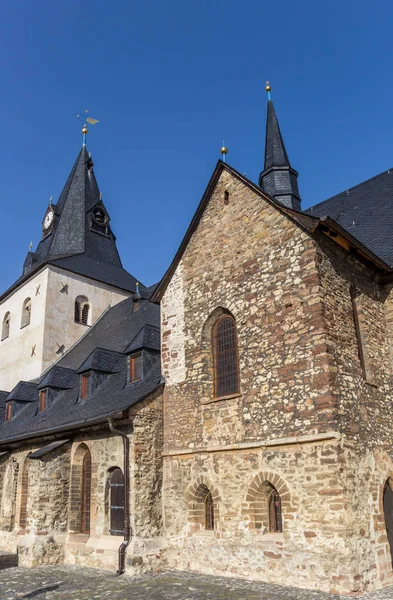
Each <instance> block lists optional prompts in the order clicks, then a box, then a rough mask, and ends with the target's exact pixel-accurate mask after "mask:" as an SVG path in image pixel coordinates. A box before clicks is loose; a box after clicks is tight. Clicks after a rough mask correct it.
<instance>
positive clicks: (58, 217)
mask: <svg viewBox="0 0 393 600" xmlns="http://www.w3.org/2000/svg"><path fill="white" fill-rule="evenodd" d="M93 166H94V165H93V160H92V158H91V155H90V154H89V153H88V152H87V150H86V146H85V145H83V147H82V149H81V150H80V152H79V154H78V156H77V159H76V161H75V164H74V166H73V167H72V169H71V172H70V174H69V176H68V179H67V181H66V184H65V186H64V188H63V191H62V192H61V194H60V197H59V200H58V201H57V203H56V204H50V205H49V206H48V208H47V211H46V213H45V217H44V221H43V227H42V239H41V241H40V243H39V244H38V246H37V249H36V251H35V252H31V251H30V252H29V253H28V255H27V258H26V260H25V263H24V267H23V275H22V278H23V277H26V276H28V275H29V273H30V272H31V271H33V270H35V269H36V268H37V267H39V266H41V265H43V264H47V263H50V264H54V265H56V266H58V267H62V268H64V269H66V270H68V271H72V272H74V273H79V274H81V275H85V276H86V277H90V278H92V279H95V280H98V281H102V282H104V283H108V284H110V285H114V286H116V287H119V288H122V289H125V290H129V291H132V292H135V290H136V285H135V284H136V280H135V278H134V277H132V275H130V274H129V273H128V272H127V271H126V270H125V269H123V267H122V264H121V260H120V257H119V254H118V252H117V248H116V241H115V240H116V238H115V236H114V234H113V233H112V230H111V228H110V218H109V214H108V212H107V210H106V208H105V206H104V203H103V201H102V198H101V194H100V190H99V188H98V185H97V181H96V178H95V175H94V170H93ZM19 282H20V280H18V283H19ZM141 287H142V288H143V289H144V286H142V285H141Z"/></svg>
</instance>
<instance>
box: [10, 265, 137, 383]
mask: <svg viewBox="0 0 393 600" xmlns="http://www.w3.org/2000/svg"><path fill="white" fill-rule="evenodd" d="M61 290H63V291H61ZM129 295H130V293H129V292H126V291H123V290H119V289H117V288H115V287H112V286H109V285H106V284H104V283H101V282H98V281H94V280H92V279H89V278H87V277H83V276H82V275H76V274H74V273H70V272H68V271H64V270H62V269H59V268H56V267H53V266H47V267H45V268H43V269H42V271H40V272H39V273H37V275H35V276H34V277H32V278H31V279H29V280H28V281H26V282H25V283H24V284H23V285H21V286H20V287H19V288H17V289H16V290H15V291H14V292H12V293H11V294H10V295H9V296H8V297H7V298H5V299H4V300H3V302H2V303H1V304H0V327H1V326H2V323H3V319H4V316H5V315H6V313H7V312H9V313H10V315H11V322H10V332H9V336H8V338H6V339H4V340H2V341H1V342H0V390H6V391H10V390H12V388H13V387H14V386H15V385H16V384H17V383H18V381H29V380H31V379H34V378H36V377H39V376H40V375H41V373H42V372H43V371H45V370H46V369H47V368H48V367H49V366H50V365H51V364H53V363H54V362H55V361H56V360H58V359H59V358H60V356H61V354H62V353H63V352H66V351H67V350H69V348H70V347H71V346H72V345H73V344H75V342H77V341H78V340H79V339H80V338H81V337H82V336H83V335H84V334H85V333H86V331H87V330H88V327H89V326H90V325H92V324H93V323H95V321H96V320H97V319H98V318H99V317H100V316H101V315H102V313H103V312H104V311H105V310H106V309H107V307H108V306H109V305H111V306H114V305H115V304H117V303H118V302H121V301H122V300H124V299H125V298H127V297H128V296H129ZM77 296H85V297H86V298H87V299H88V301H89V307H90V309H89V319H88V325H87V326H86V325H82V324H80V323H75V320H74V304H75V299H76V297H77ZM26 298H30V299H31V318H30V323H29V325H27V326H25V327H22V328H21V322H22V310H23V303H24V301H25V300H26ZM62 347H63V348H62ZM57 352H58V353H57Z"/></svg>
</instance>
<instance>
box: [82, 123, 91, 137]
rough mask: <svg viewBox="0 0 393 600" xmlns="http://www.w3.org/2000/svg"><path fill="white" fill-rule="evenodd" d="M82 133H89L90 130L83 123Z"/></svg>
mask: <svg viewBox="0 0 393 600" xmlns="http://www.w3.org/2000/svg"><path fill="white" fill-rule="evenodd" d="M82 133H83V135H86V134H87V133H89V130H88V129H87V126H86V125H83V129H82Z"/></svg>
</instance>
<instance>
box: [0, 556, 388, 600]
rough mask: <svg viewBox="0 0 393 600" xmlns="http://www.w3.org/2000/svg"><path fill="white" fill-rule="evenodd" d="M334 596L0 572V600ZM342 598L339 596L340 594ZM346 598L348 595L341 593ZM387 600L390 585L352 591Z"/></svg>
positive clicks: (95, 575) (153, 578)
mask: <svg viewBox="0 0 393 600" xmlns="http://www.w3.org/2000/svg"><path fill="white" fill-rule="evenodd" d="M22 598H25V599H26V600H27V599H28V598H32V599H36V600H108V599H110V600H339V596H334V595H331V594H324V593H321V592H315V591H310V590H299V589H294V588H287V587H281V586H276V585H270V584H264V583H257V582H250V581H246V580H243V579H227V578H222V577H211V576H208V575H197V574H195V573H180V572H178V571H176V572H168V573H154V574H147V575H141V576H138V577H128V576H124V575H123V576H122V577H117V575H116V574H114V573H112V572H110V571H99V570H96V569H87V568H82V567H72V566H63V565H62V566H45V567H36V568H34V569H25V568H21V567H16V568H11V569H7V570H4V571H1V572H0V599H1V600H11V599H12V600H17V599H22ZM342 598H343V597H342ZM346 598H348V597H346ZM358 600H393V587H392V588H389V589H386V590H384V591H380V592H373V593H369V594H366V595H364V596H358Z"/></svg>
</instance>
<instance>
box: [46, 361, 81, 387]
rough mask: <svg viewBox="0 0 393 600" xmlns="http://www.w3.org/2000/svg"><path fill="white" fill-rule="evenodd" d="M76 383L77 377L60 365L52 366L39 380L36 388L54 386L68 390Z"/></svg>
mask: <svg viewBox="0 0 393 600" xmlns="http://www.w3.org/2000/svg"><path fill="white" fill-rule="evenodd" d="M77 384H78V378H77V376H76V374H75V373H74V372H73V371H70V370H69V369H64V368H62V367H58V366H54V367H52V368H51V369H50V371H48V372H47V373H46V375H44V377H43V378H42V379H41V381H40V382H39V384H38V386H37V389H38V390H42V389H44V388H46V387H54V388H59V389H63V390H68V389H70V388H72V387H74V386H75V385H77Z"/></svg>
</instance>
